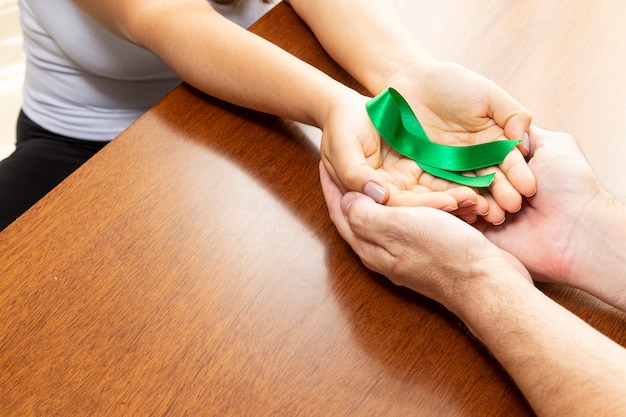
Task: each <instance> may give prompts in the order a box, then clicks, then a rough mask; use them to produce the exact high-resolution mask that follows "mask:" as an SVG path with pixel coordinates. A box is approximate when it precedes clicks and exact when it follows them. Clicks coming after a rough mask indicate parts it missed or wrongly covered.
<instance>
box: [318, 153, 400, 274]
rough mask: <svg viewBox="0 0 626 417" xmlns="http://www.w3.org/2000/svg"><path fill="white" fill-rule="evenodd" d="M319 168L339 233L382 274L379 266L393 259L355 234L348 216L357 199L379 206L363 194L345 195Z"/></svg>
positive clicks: (322, 168)
mask: <svg viewBox="0 0 626 417" xmlns="http://www.w3.org/2000/svg"><path fill="white" fill-rule="evenodd" d="M319 167H320V182H321V185H322V192H323V194H324V199H325V200H326V205H327V206H328V212H329V215H330V218H331V220H332V221H333V224H334V225H335V227H336V228H337V231H338V232H339V234H340V235H341V237H342V238H343V239H344V240H345V241H346V242H347V243H348V244H349V245H350V246H351V247H352V249H353V250H354V251H355V253H356V254H357V255H358V256H359V257H360V258H361V261H362V262H363V263H364V265H365V266H367V267H368V268H369V269H371V270H373V271H376V272H382V271H383V269H381V268H380V267H379V266H380V265H383V266H385V265H387V264H388V263H390V262H392V260H393V258H392V257H391V255H390V254H389V253H388V252H387V251H386V250H385V249H384V248H382V247H381V246H379V245H378V244H377V243H376V242H375V241H370V240H367V239H363V238H362V237H361V236H359V235H358V234H356V233H354V231H353V230H352V225H351V224H350V222H349V220H348V214H347V213H348V212H349V211H350V207H351V206H352V203H353V202H354V201H355V200H356V199H364V200H367V201H368V202H369V204H371V205H372V206H374V207H376V206H379V205H378V204H375V202H374V201H373V200H371V199H370V198H369V197H366V196H365V195H363V194H358V193H354V192H350V193H348V194H345V195H343V194H342V193H341V190H340V189H339V187H337V185H336V184H335V183H334V182H333V180H332V178H331V177H330V174H329V173H328V171H327V170H326V168H325V167H324V164H323V163H321V162H320V165H319ZM357 206H358V205H357ZM366 207H367V206H366ZM380 207H382V206H380ZM366 230H367V229H366Z"/></svg>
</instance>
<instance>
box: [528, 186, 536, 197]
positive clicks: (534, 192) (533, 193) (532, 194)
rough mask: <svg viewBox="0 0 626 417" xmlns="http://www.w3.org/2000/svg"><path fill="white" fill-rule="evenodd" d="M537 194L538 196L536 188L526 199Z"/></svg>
mask: <svg viewBox="0 0 626 417" xmlns="http://www.w3.org/2000/svg"><path fill="white" fill-rule="evenodd" d="M535 194H537V189H536V188H535V189H534V190H533V192H532V193H530V194H528V195H527V196H526V197H528V198H530V197H532V196H534V195H535Z"/></svg>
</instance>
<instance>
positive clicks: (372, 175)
mask: <svg viewBox="0 0 626 417" xmlns="http://www.w3.org/2000/svg"><path fill="white" fill-rule="evenodd" d="M323 162H324V167H325V168H326V170H327V171H328V173H329V174H330V176H331V178H332V179H333V180H334V181H335V183H337V184H341V185H342V186H343V188H344V189H345V190H348V191H359V192H361V193H363V194H365V195H367V196H368V197H370V198H371V199H372V200H374V201H375V202H377V203H378V204H385V203H386V202H387V200H388V199H389V190H388V189H387V185H386V183H385V181H383V179H382V178H381V176H380V174H379V173H378V172H377V171H376V170H375V169H374V168H372V167H371V166H369V165H368V164H367V162H366V161H365V160H363V161H362V162H360V163H354V162H353V163H352V164H351V168H349V169H335V167H334V166H333V165H332V164H331V163H330V161H328V160H327V159H326V158H324V159H323ZM355 162H356V161H355ZM338 171H339V172H338ZM340 172H342V173H343V174H340Z"/></svg>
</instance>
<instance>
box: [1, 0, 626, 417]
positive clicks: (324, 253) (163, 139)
mask: <svg viewBox="0 0 626 417" xmlns="http://www.w3.org/2000/svg"><path fill="white" fill-rule="evenodd" d="M544 3H545V2H539V1H536V2H522V3H520V2H513V1H504V2H498V3H497V4H496V3H494V2H492V1H467V2H458V1H451V0H445V1H442V2H427V1H419V0H404V1H403V2H401V7H402V9H403V16H405V18H406V19H407V21H409V22H410V23H411V25H412V27H413V28H414V29H415V31H416V33H418V35H419V36H420V37H421V38H422V39H423V40H424V43H425V45H426V46H427V47H428V48H429V49H430V50H431V51H433V53H434V54H435V55H437V56H438V57H440V58H445V59H450V60H454V61H457V62H461V63H463V64H465V65H467V66H469V67H471V68H473V69H475V70H477V71H479V72H481V73H484V74H486V75H488V76H489V77H491V78H493V79H495V80H496V81H498V83H500V84H501V85H502V86H503V87H505V88H506V89H507V90H508V91H510V92H511V93H513V94H514V95H515V96H516V97H518V98H519V99H520V101H521V102H522V103H523V104H524V105H526V106H527V107H528V108H529V109H530V110H531V111H532V112H533V114H534V117H535V120H536V121H537V123H538V124H540V125H542V126H544V127H548V128H554V129H561V130H567V131H569V132H571V133H573V134H575V135H576V136H577V137H578V138H579V139H580V140H581V142H582V145H583V147H584V149H585V150H586V151H587V153H588V154H589V157H590V160H591V161H592V162H593V163H594V165H595V166H596V168H597V172H598V174H599V175H600V177H601V178H602V179H603V180H604V181H605V183H607V186H609V188H611V189H612V190H613V191H614V192H615V193H616V194H618V195H626V185H625V184H624V183H623V181H622V180H621V178H622V177H623V175H624V174H626V168H625V167H624V165H623V164H622V163H621V160H619V159H618V158H619V157H620V156H624V155H625V153H624V145H623V143H624V140H623V138H622V136H623V133H622V130H623V129H620V128H621V126H622V125H623V124H624V118H623V117H621V116H623V114H624V111H625V110H626V103H625V102H624V100H623V97H626V94H624V93H626V80H625V79H624V75H623V74H624V73H626V72H624V71H623V70H624V69H625V67H626V54H625V53H623V52H624V45H625V44H624V42H623V39H624V36H625V35H626V28H625V27H624V26H623V25H622V22H621V16H624V12H626V5H622V3H620V2H618V1H614V2H600V3H598V4H595V3H594V5H593V6H590V5H589V3H588V2H584V1H582V0H579V1H574V2H570V1H568V2H565V1H555V2H550V5H546V4H544ZM253 30H254V31H256V32H257V33H259V34H260V35H262V36H264V37H266V38H268V39H270V40H272V41H273V42H276V43H277V44H279V45H281V46H283V47H284V48H286V49H287V50H289V51H291V52H293V53H294V54H297V55H298V56H301V57H302V58H303V59H305V60H307V61H310V62H311V63H313V64H314V65H316V66H318V67H320V68H322V69H323V70H325V71H327V72H328V73H330V74H332V75H333V76H335V77H337V78H338V79H340V80H342V81H344V82H346V83H349V84H350V85H355V84H354V82H353V81H352V80H351V79H350V78H349V77H348V76H347V75H346V74H345V73H344V72H342V71H341V70H340V69H339V68H337V66H336V65H335V64H334V63H333V62H332V61H331V60H329V59H328V57H327V56H326V55H325V54H324V53H323V52H322V51H321V50H320V47H319V45H318V44H317V43H316V42H315V41H314V38H313V37H312V36H311V34H310V32H309V31H308V29H307V28H306V27H305V26H304V25H303V24H302V22H301V21H300V20H299V19H298V18H297V16H295V14H294V13H293V11H292V10H291V9H290V8H289V7H288V6H286V5H284V4H281V5H279V6H277V7H276V8H275V9H274V10H273V11H272V12H271V13H270V14H269V15H267V16H266V17H265V18H263V19H262V20H261V21H260V22H259V23H258V24H257V25H256V26H255V27H254V28H253ZM318 140H319V132H317V131H316V130H315V129H310V128H306V127H303V126H301V125H298V124H294V123H291V122H287V121H283V120H280V119H278V118H275V117H271V116H267V115H262V114H258V113H255V112H251V111H246V110H243V109H240V108H237V107H234V106H230V105H227V104H225V103H222V102H220V101H217V100H214V99H212V98H210V97H207V96H204V95H202V94H200V93H198V92H197V91H195V90H193V89H192V88H189V87H188V86H185V85H183V86H181V87H179V88H178V89H176V90H174V91H173V92H172V93H171V94H170V95H169V96H168V97H166V98H165V99H164V100H163V101H162V102H161V103H159V104H158V105H157V106H156V107H155V108H154V109H152V110H151V111H150V112H148V113H147V114H146V115H145V116H144V117H142V118H141V119H140V120H139V121H137V122H136V123H135V124H134V125H133V126H131V128H129V129H128V130H127V131H126V132H124V133H123V134H122V135H121V136H120V137H119V138H118V139H116V140H115V141H113V142H112V143H111V144H110V145H108V146H107V147H105V149H104V150H103V151H102V152H101V153H99V154H98V155H96V156H95V157H94V158H93V159H92V160H91V161H89V162H88V163H87V164H86V165H85V166H84V167H82V168H81V169H79V170H78V171H77V172H76V173H75V174H73V175H72V176H71V177H70V178H69V179H68V180H67V181H65V182H64V183H62V184H61V185H60V186H59V187H57V188H56V189H55V190H54V191H53V192H52V193H51V194H49V195H48V196H47V197H46V198H44V199H43V200H42V201H41V202H40V203H39V204H37V205H36V206H35V207H33V208H32V209H31V210H30V211H29V212H27V213H26V214H25V215H23V216H22V217H21V218H20V219H18V221H16V222H15V223H14V224H13V225H11V226H10V227H9V228H7V229H6V230H5V231H4V232H2V233H0V277H1V280H2V285H1V286H0V334H1V335H2V336H1V339H0V367H1V369H2V373H1V374H0V414H1V415H15V416H23V415H46V416H53V415H59V416H67V415H72V416H76V415H103V416H104V415H106V416H113V415H133V416H144V415H146V416H147V415H150V416H152V415H172V416H178V415H215V416H297V415H301V416H333V417H335V416H348V415H351V416H352V415H354V416H382V415H384V416H409V415H411V416H433V415H436V416H439V415H453V416H488V415H494V416H495V415H507V416H509V415H514V416H524V415H532V411H531V410H530V409H529V407H528V406H527V404H526V402H525V401H524V399H523V397H522V396H521V394H520V393H519V391H518V390H517V388H516V387H515V385H514V384H513V383H512V382H511V381H510V380H509V378H508V376H507V375H506V373H505V372H503V371H502V370H501V369H500V368H499V366H498V364H497V363H496V362H494V360H493V359H492V358H491V357H490V356H489V354H488V352H487V351H486V350H485V349H484V348H483V347H482V346H481V345H480V344H479V343H477V342H476V341H474V340H473V339H472V338H471V337H469V336H468V334H467V332H466V331H465V330H464V328H463V326H462V325H460V324H459V322H458V320H457V319H456V318H455V317H453V316H452V315H451V314H449V313H448V312H446V311H445V309H443V308H441V307H440V306H439V305H437V304H435V303H433V302H431V301H429V300H427V299H425V298H423V297H420V296H419V295H416V294H414V293H412V292H410V291H408V290H404V289H400V288H396V287H394V286H393V285H391V284H389V283H388V282H387V281H386V280H385V279H384V278H382V277H380V276H378V275H376V274H373V273H371V272H369V271H367V270H366V269H365V268H364V267H363V266H362V265H361V263H360V261H359V260H358V258H357V257H355V255H354V254H353V253H352V251H351V250H350V248H349V247H347V246H346V245H345V244H344V242H343V241H342V240H341V239H340V237H339V236H338V234H337V233H336V232H335V230H334V227H333V225H332V223H331V222H330V220H329V219H328V216H327V213H326V208H325V205H324V201H323V198H322V195H321V191H320V187H319V184H318V179H317V164H318V160H319V155H318V148H317V144H318ZM542 288H543V289H544V290H545V291H546V292H547V293H548V294H549V295H550V296H552V297H554V298H555V299H557V300H558V301H559V302H561V303H563V304H564V305H566V306H567V307H568V308H570V309H571V310H573V311H574V312H575V313H577V314H579V315H581V316H582V317H584V318H585V319H586V320H588V321H589V322H590V323H591V324H593V325H594V326H596V327H597V328H599V329H600V330H601V331H603V332H604V333H606V334H607V335H609V336H610V337H612V338H613V339H615V340H617V341H618V342H619V343H621V344H622V345H625V346H626V331H625V330H626V318H625V317H624V315H623V314H621V313H618V312H616V311H615V310H614V309H612V308H609V307H607V306H606V305H604V304H602V303H600V302H598V301H597V300H595V299H593V298H592V297H589V296H587V295H585V294H583V293H581V292H578V291H573V290H569V289H563V288H560V287H556V286H542Z"/></svg>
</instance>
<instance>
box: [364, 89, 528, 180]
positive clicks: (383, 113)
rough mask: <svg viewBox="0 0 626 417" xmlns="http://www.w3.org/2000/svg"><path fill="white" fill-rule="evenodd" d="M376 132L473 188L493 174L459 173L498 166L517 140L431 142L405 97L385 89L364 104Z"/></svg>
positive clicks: (428, 167)
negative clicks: (469, 174)
mask: <svg viewBox="0 0 626 417" xmlns="http://www.w3.org/2000/svg"><path fill="white" fill-rule="evenodd" d="M365 107H366V109H367V113H368V114H369V117H370V119H371V120H372V123H373V124H374V126H375V127H376V130H378V133H380V135H381V136H382V137H383V139H385V141H387V143H388V144H389V146H391V147H392V148H393V149H394V150H395V151H396V152H398V153H399V154H400V155H403V156H406V157H407V158H411V159H412V160H414V161H415V162H416V163H417V164H418V165H419V166H420V168H422V169H423V170H424V171H425V172H428V173H429V174H431V175H434V176H435V177H439V178H443V179H446V180H448V181H452V182H455V183H458V184H462V185H467V186H470V187H476V188H487V187H489V185H491V183H492V182H493V178H494V176H495V174H493V173H492V174H489V175H482V176H474V177H472V176H465V175H463V174H462V172H466V171H474V170H476V169H480V168H485V167H489V166H493V165H499V164H501V163H502V161H503V160H504V158H505V157H506V156H507V155H508V153H509V152H511V151H512V150H513V148H515V146H517V144H518V143H520V141H519V140H498V141H494V142H488V143H482V144H479V145H470V146H447V145H441V144H438V143H434V142H431V141H430V139H429V138H428V135H426V132H425V131H424V128H422V125H421V124H420V122H419V120H417V117H416V116H415V114H414V113H413V110H411V107H410V106H409V104H408V103H407V102H406V100H405V99H404V98H403V97H402V96H401V95H400V93H398V92H397V91H396V90H394V89H393V88H388V89H387V90H385V91H383V92H382V93H380V94H379V95H377V96H376V97H374V98H372V99H371V100H370V101H368V102H367V104H366V106H365Z"/></svg>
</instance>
